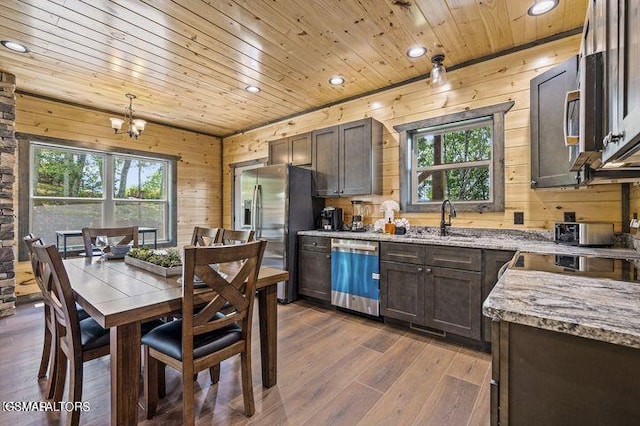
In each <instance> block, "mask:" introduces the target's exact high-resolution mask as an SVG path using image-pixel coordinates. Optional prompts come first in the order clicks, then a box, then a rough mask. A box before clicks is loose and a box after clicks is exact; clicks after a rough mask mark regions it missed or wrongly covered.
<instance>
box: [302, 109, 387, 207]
mask: <svg viewBox="0 0 640 426" xmlns="http://www.w3.org/2000/svg"><path fill="white" fill-rule="evenodd" d="M311 141H312V162H313V170H314V172H315V173H314V177H315V186H314V195H315V196H317V197H340V196H350V195H370V194H380V193H381V191H382V123H380V122H378V121H376V120H373V119H371V118H365V119H363V120H358V121H354V122H351V123H346V124H341V125H339V126H333V127H328V128H326V129H321V130H315V131H314V132H312V134H311Z"/></svg>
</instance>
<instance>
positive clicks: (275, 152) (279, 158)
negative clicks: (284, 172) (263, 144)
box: [269, 139, 289, 165]
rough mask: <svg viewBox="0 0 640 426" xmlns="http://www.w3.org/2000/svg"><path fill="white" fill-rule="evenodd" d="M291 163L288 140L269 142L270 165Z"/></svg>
mask: <svg viewBox="0 0 640 426" xmlns="http://www.w3.org/2000/svg"><path fill="white" fill-rule="evenodd" d="M287 163H289V143H288V140H287V139H278V140H277V141H271V142H269V165H272V164H287Z"/></svg>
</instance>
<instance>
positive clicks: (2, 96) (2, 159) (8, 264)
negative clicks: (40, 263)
mask: <svg viewBox="0 0 640 426" xmlns="http://www.w3.org/2000/svg"><path fill="white" fill-rule="evenodd" d="M15 89H16V78H15V76H14V75H12V74H7V73H4V72H0V317H5V316H8V315H13V314H14V313H15V309H16V308H15V304H16V292H15V289H16V278H15V264H14V261H15V255H14V246H15V232H14V222H15V220H14V204H13V200H14V196H13V183H14V180H15V175H14V170H15V166H16V140H15V121H16V120H15V119H16V99H15V95H14V93H15Z"/></svg>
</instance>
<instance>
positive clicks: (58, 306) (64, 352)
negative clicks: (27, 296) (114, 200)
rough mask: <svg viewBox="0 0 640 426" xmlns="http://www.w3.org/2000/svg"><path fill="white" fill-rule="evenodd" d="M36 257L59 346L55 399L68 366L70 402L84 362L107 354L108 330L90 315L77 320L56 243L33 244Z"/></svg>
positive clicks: (71, 419)
mask: <svg viewBox="0 0 640 426" xmlns="http://www.w3.org/2000/svg"><path fill="white" fill-rule="evenodd" d="M33 250H34V254H35V256H36V257H37V259H38V269H39V272H38V273H39V274H40V276H41V277H42V281H43V283H45V286H46V287H47V288H49V289H50V293H49V294H50V304H51V309H52V310H53V312H54V314H53V316H54V318H55V325H56V331H55V333H56V336H57V344H58V350H57V351H56V352H57V355H56V357H55V358H56V365H55V369H56V373H55V381H56V383H55V384H54V395H53V399H54V400H55V401H62V393H63V391H64V384H65V379H66V373H67V362H68V363H69V364H70V369H69V402H80V401H82V376H83V363H84V362H85V361H89V360H92V359H95V358H99V357H102V356H105V355H108V354H109V330H108V329H104V328H102V327H101V326H100V325H99V324H98V323H97V322H96V321H95V320H94V319H93V318H91V317H89V318H85V319H83V320H80V317H79V316H78V310H77V309H76V303H75V299H74V295H73V290H72V288H71V283H70V282H69V277H68V275H67V271H66V269H65V267H64V264H63V263H62V258H61V257H60V253H59V252H58V249H57V248H56V246H55V245H47V246H43V245H40V244H38V243H35V244H33ZM79 421H80V410H72V411H71V412H69V415H68V418H67V424H69V425H77V424H78V422H79Z"/></svg>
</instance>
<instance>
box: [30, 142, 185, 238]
mask: <svg viewBox="0 0 640 426" xmlns="http://www.w3.org/2000/svg"><path fill="white" fill-rule="evenodd" d="M21 143H28V146H29V148H28V161H29V167H28V168H29V176H28V178H25V179H28V180H27V182H28V187H29V199H28V206H29V221H28V224H27V229H28V230H29V231H30V232H33V233H34V234H35V235H38V236H40V237H42V238H43V239H44V241H46V242H48V243H52V242H55V241H56V234H55V231H58V230H73V229H78V230H79V229H81V228H83V227H85V226H93V227H113V226H132V225H137V226H140V227H151V228H156V229H157V237H158V241H159V242H168V241H172V240H174V239H175V237H172V234H173V233H174V231H173V230H174V229H175V212H174V211H173V210H174V208H173V206H174V205H175V188H173V187H172V185H174V184H173V183H172V182H173V178H172V177H173V174H174V173H175V161H174V160H172V159H171V158H167V157H166V156H165V157H162V156H159V157H152V156H144V155H138V154H135V155H134V154H129V153H117V152H101V151H96V150H90V149H84V148H76V147H68V146H61V145H55V144H48V143H39V142H30V143H29V142H28V141H27V142H22V141H21ZM25 150H26V149H25ZM69 244H71V245H72V246H77V248H80V246H81V245H82V241H81V239H80V238H78V239H77V241H76V240H75V239H74V240H71V239H70V240H69ZM72 249H73V247H72Z"/></svg>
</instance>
